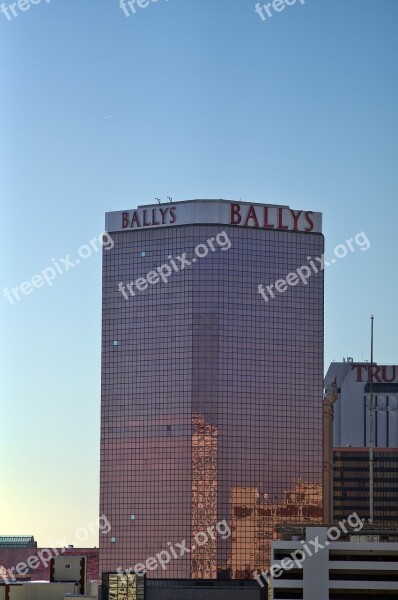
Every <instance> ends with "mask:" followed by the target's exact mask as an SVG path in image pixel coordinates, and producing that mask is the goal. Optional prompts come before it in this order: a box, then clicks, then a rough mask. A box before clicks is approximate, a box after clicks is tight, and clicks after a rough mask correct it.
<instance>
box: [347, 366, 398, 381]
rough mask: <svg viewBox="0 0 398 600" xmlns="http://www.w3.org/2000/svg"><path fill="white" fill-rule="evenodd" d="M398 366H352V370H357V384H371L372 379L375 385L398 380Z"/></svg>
mask: <svg viewBox="0 0 398 600" xmlns="http://www.w3.org/2000/svg"><path fill="white" fill-rule="evenodd" d="M397 369H398V367H397V366H393V365H390V366H387V365H372V367H371V366H370V365H352V370H356V380H355V381H356V382H357V383H363V382H364V375H365V378H366V379H365V382H366V383H370V380H371V378H372V380H373V382H374V383H391V382H392V381H396V379H397Z"/></svg>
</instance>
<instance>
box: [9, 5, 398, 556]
mask: <svg viewBox="0 0 398 600" xmlns="http://www.w3.org/2000/svg"><path fill="white" fill-rule="evenodd" d="M6 4H8V3H6ZM254 5H255V2H254V1H253V0H168V1H167V0H159V1H158V2H157V3H152V2H151V3H150V4H149V6H148V7H147V8H145V9H138V10H137V13H136V14H135V15H131V16H130V17H129V18H127V17H126V16H125V15H124V13H123V12H122V10H121V9H120V8H119V6H118V0H83V1H82V0H51V2H50V3H46V2H45V0H42V2H41V4H37V5H35V6H31V8H30V9H29V10H28V11H27V12H23V13H21V12H20V13H19V16H18V17H17V18H14V17H13V18H12V20H11V21H8V20H7V19H6V17H5V15H3V14H0V49H1V56H2V63H3V69H2V75H1V78H2V94H1V100H0V102H1V105H2V106H1V111H0V127H1V131H2V138H1V167H2V178H1V202H2V217H3V218H2V222H3V228H2V235H1V238H0V243H1V256H2V261H1V271H0V273H1V295H2V298H1V302H0V306H1V331H2V335H1V357H0V359H1V383H0V386H1V388H0V393H1V402H2V409H1V423H0V455H1V458H2V468H1V493H0V533H2V534H5V533H9V534H22V533H27V534H34V535H35V536H36V538H37V539H38V541H39V544H41V545H46V544H48V543H50V541H54V540H57V539H62V538H63V537H64V536H66V538H67V541H68V542H69V543H74V544H75V545H79V542H78V541H77V540H76V538H75V535H74V532H75V530H76V529H77V528H82V527H85V526H86V524H87V523H88V522H89V521H90V520H92V519H94V518H95V517H96V515H97V507H98V470H99V403H100V317H101V305H100V294H101V258H100V253H93V255H92V256H91V257H90V258H88V259H86V260H83V261H81V264H79V265H78V266H77V267H75V268H74V269H71V270H70V271H68V272H66V273H64V274H63V275H60V276H59V277H57V278H56V280H55V281H54V284H53V286H52V287H48V286H45V287H43V288H40V289H35V290H34V292H33V293H32V294H31V295H29V296H25V297H23V299H22V300H21V301H20V302H16V303H15V304H14V305H11V304H10V303H9V302H8V301H7V300H6V299H5V298H4V297H3V291H2V290H3V288H4V287H8V288H13V287H15V286H17V285H20V283H21V282H23V281H26V280H30V279H31V278H32V276H33V275H35V274H36V273H39V272H40V271H41V270H42V269H44V268H46V267H47V266H50V265H51V264H52V262H51V259H52V258H55V259H59V258H61V257H64V256H65V255H66V254H70V255H71V258H74V257H75V256H76V252H77V249H78V248H79V247H80V246H81V245H82V244H86V243H87V242H89V240H90V239H92V238H94V237H95V236H98V235H99V234H100V232H101V231H102V230H103V225H104V213H105V211H107V210H110V209H112V210H116V209H122V208H133V207H134V206H136V205H137V204H142V203H147V202H151V201H153V199H154V197H155V196H160V197H161V198H165V197H166V196H167V195H170V196H173V198H175V199H176V200H179V199H180V200H181V199H187V198H228V199H239V198H241V199H242V200H252V201H254V202H263V203H282V204H289V205H290V206H291V207H292V208H297V209H309V210H317V211H321V212H323V215H324V233H325V236H326V243H327V251H329V253H330V252H331V251H332V250H333V247H334V246H335V245H336V244H339V243H342V242H344V240H345V239H347V238H350V237H352V236H354V235H355V234H356V233H358V232H359V231H361V230H364V231H365V232H366V234H367V236H368V238H369V239H370V241H371V247H370V249H369V250H368V251H367V252H361V251H359V250H357V251H356V252H355V253H353V254H350V255H349V256H347V257H346V258H344V259H342V260H340V261H338V262H337V263H336V264H335V265H333V267H330V269H329V270H328V271H327V273H326V307H325V308H326V338H325V343H326V356H325V359H326V360H325V362H326V364H328V363H329V362H330V361H331V360H333V359H336V360H341V358H342V357H343V356H347V355H349V356H353V357H354V359H356V360H361V358H362V356H363V357H364V358H367V357H368V338H369V316H370V314H371V312H374V313H375V315H376V322H375V327H376V346H375V358H376V359H377V360H378V361H380V362H395V363H396V362H397V361H398V352H397V312H396V306H397V298H398V284H397V276H396V274H397V223H398V208H397V207H398V202H397V104H398V102H397V87H398V77H397V75H398V73H397V29H398V2H397V1H396V0H378V1H377V2H376V1H370V0H350V2H347V0H307V1H306V3H305V4H304V5H301V4H300V3H298V1H297V3H296V5H294V6H290V7H286V9H285V10H284V11H283V12H280V13H274V16H273V17H272V18H271V19H269V20H267V21H266V22H263V21H261V19H260V17H259V16H258V15H257V14H256V13H255V12H254ZM105 117H111V118H105ZM85 543H87V544H93V545H96V544H97V540H96V539H95V536H93V535H91V534H90V536H89V537H88V539H87V540H86V541H85Z"/></svg>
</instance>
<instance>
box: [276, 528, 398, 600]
mask: <svg viewBox="0 0 398 600" xmlns="http://www.w3.org/2000/svg"><path fill="white" fill-rule="evenodd" d="M355 520H356V522H357V523H359V522H360V520H359V519H357V518H355ZM280 529H281V531H284V539H283V540H282V541H279V540H278V541H275V542H273V543H272V568H271V572H272V575H273V576H272V577H271V578H270V579H271V589H272V591H271V598H272V600H291V599H293V598H294V599H300V598H302V599H311V600H355V599H358V600H388V599H389V598H391V599H392V598H398V530H388V529H378V528H377V527H367V528H366V530H365V528H362V529H361V530H360V531H358V529H359V527H356V528H355V529H356V530H355V529H352V528H351V527H349V526H348V524H347V520H345V522H341V523H338V524H336V525H334V526H331V527H329V528H328V527H327V526H320V527H311V526H305V525H303V526H296V527H295V526H287V527H286V528H283V527H282V528H280ZM344 529H345V530H346V532H344ZM334 540H335V541H334Z"/></svg>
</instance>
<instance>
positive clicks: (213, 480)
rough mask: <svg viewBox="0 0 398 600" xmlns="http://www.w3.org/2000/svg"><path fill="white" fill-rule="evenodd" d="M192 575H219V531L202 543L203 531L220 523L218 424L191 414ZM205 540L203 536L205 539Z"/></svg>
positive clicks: (195, 576)
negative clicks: (218, 521)
mask: <svg viewBox="0 0 398 600" xmlns="http://www.w3.org/2000/svg"><path fill="white" fill-rule="evenodd" d="M192 428H193V429H192V537H191V547H192V563H191V569H192V577H193V578H195V579H216V578H217V533H214V532H213V535H208V541H207V543H206V544H203V545H198V544H197V541H196V540H195V535H198V539H199V544H201V543H202V539H201V537H200V534H201V532H206V531H207V529H208V527H212V526H213V527H214V525H215V524H216V523H217V427H214V425H210V424H209V423H206V420H205V418H204V417H203V415H197V414H194V415H192ZM203 539H204V538H203Z"/></svg>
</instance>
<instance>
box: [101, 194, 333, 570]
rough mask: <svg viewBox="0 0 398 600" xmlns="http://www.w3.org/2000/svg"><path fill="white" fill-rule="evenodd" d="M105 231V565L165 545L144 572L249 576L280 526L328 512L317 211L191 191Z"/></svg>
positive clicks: (133, 559)
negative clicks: (161, 560)
mask: <svg viewBox="0 0 398 600" xmlns="http://www.w3.org/2000/svg"><path fill="white" fill-rule="evenodd" d="M106 231H107V232H109V233H110V235H111V236H112V238H113V240H114V247H113V249H112V250H110V251H104V254H103V309H102V414H101V500H100V504H101V506H100V510H101V514H102V513H105V514H106V516H107V518H108V520H109V521H110V523H111V526H112V529H111V531H110V532H109V533H108V534H107V535H106V536H105V535H103V536H101V547H100V570H101V571H112V570H116V569H117V568H119V567H120V568H122V569H127V568H131V567H133V568H134V566H135V565H137V564H139V563H147V564H148V562H147V561H148V558H150V557H155V556H156V554H158V553H159V552H161V551H162V550H166V551H167V550H170V549H171V547H173V549H174V553H175V555H176V556H171V559H170V561H169V562H168V564H167V565H165V566H164V568H163V567H162V566H159V565H158V567H155V568H153V565H152V562H151V561H149V567H150V568H148V569H147V577H149V578H172V579H250V578H252V577H253V573H254V572H255V571H256V570H257V571H262V570H264V569H265V568H267V567H268V566H269V556H270V540H271V539H272V538H273V537H274V538H275V537H276V533H275V526H276V524H277V523H279V522H284V523H286V522H289V521H291V522H296V523H297V522H300V523H305V522H307V523H311V522H319V521H320V520H321V519H322V410H323V402H322V400H323V394H322V389H323V271H322V269H321V266H320V265H321V257H322V254H323V243H324V240H323V235H322V233H321V231H322V227H321V215H320V214H319V213H314V212H312V211H300V210H292V209H290V208H289V207H287V206H275V205H260V204H250V203H246V202H239V203H235V202H231V201H226V200H191V201H184V202H177V203H172V204H161V205H149V206H140V207H138V208H137V209H135V210H128V211H124V212H122V211H121V212H111V213H108V214H107V215H106ZM317 258H318V260H317ZM311 262H312V264H313V266H311ZM317 265H318V267H319V268H317ZM281 280H282V281H281ZM259 286H262V287H260V288H259ZM267 286H268V289H267ZM271 286H272V287H271ZM221 522H224V524H223V526H222V527H221V526H219V529H220V531H222V533H223V535H221V534H220V533H219V532H218V531H217V530H216V528H215V526H216V525H217V524H220V523H221ZM211 527H213V528H214V529H213V530H212V529H209V528H211ZM227 527H229V528H230V530H231V535H229V536H228V535H226V534H225V531H226V529H227ZM206 532H207V533H206ZM209 532H212V535H211V534H210V533H209ZM203 533H205V536H206V537H207V538H208V540H207V542H206V543H203V540H204V539H206V537H205V536H204V535H202V534H203ZM182 543H184V545H185V547H186V548H187V550H186V551H185V550H184V551H183V552H182V551H181V550H180V547H181V545H182ZM177 544H179V545H180V546H177ZM177 548H178V550H177ZM170 553H171V550H170ZM170 555H171V554H170ZM162 556H166V555H162ZM141 568H142V567H141Z"/></svg>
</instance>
